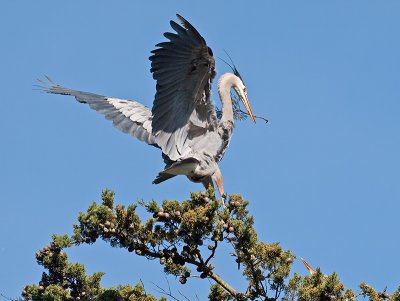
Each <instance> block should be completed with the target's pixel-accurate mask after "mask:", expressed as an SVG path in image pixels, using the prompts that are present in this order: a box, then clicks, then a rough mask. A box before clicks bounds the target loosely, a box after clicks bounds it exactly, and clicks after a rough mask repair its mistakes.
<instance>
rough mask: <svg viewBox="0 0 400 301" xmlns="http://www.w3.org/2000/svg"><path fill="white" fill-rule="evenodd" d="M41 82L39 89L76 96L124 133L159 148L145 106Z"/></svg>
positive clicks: (149, 114) (49, 82)
mask: <svg viewBox="0 0 400 301" xmlns="http://www.w3.org/2000/svg"><path fill="white" fill-rule="evenodd" d="M40 82H41V83H42V85H41V86H39V87H40V88H41V90H43V91H44V92H46V93H53V94H62V95H71V96H74V97H75V98H76V100H77V101H78V102H80V103H87V104H88V105H89V106H90V107H91V108H92V109H94V110H96V111H97V112H99V113H101V114H103V115H104V116H105V117H106V119H109V120H112V122H113V125H114V126H115V127H116V128H118V129H120V130H121V131H123V132H124V133H127V134H130V135H131V136H133V137H136V138H138V139H139V140H141V141H143V142H146V143H147V144H151V145H154V146H157V147H158V145H157V143H156V141H155V137H154V136H153V134H152V128H151V120H152V115H151V111H150V110H149V109H148V108H147V107H145V106H144V105H142V104H140V103H138V102H136V101H132V100H123V99H118V98H113V97H107V96H101V95H96V94H93V93H88V92H82V91H77V90H71V89H67V88H64V87H62V86H59V85H56V84H54V83H53V82H51V81H50V80H49V81H48V82H45V81H40Z"/></svg>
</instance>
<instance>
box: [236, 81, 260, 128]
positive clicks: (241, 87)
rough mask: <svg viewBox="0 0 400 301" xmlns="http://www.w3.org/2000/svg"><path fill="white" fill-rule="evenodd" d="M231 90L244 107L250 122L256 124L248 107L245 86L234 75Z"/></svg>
mask: <svg viewBox="0 0 400 301" xmlns="http://www.w3.org/2000/svg"><path fill="white" fill-rule="evenodd" d="M232 88H233V89H234V90H235V92H236V94H237V95H238V96H239V98H240V100H241V101H242V102H243V105H244V106H245V108H246V110H247V112H248V113H249V115H250V117H251V120H253V122H254V123H256V119H255V117H254V115H253V112H252V110H251V107H250V103H249V99H248V97H247V89H246V86H245V85H244V83H243V81H242V79H241V78H240V77H239V76H237V75H235V79H234V81H233V85H232Z"/></svg>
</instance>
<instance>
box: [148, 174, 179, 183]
mask: <svg viewBox="0 0 400 301" xmlns="http://www.w3.org/2000/svg"><path fill="white" fill-rule="evenodd" d="M175 176H176V175H171V174H168V173H165V172H160V173H159V174H158V176H157V177H156V178H155V179H154V181H153V184H160V183H161V182H164V181H166V180H169V179H171V178H173V177H175Z"/></svg>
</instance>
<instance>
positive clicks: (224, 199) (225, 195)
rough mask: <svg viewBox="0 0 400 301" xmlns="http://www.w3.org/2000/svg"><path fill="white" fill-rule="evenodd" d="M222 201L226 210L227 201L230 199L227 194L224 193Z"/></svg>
mask: <svg viewBox="0 0 400 301" xmlns="http://www.w3.org/2000/svg"><path fill="white" fill-rule="evenodd" d="M221 197H222V199H221V201H222V207H223V208H224V210H225V209H226V199H227V198H228V196H227V194H226V193H224V194H223V195H221Z"/></svg>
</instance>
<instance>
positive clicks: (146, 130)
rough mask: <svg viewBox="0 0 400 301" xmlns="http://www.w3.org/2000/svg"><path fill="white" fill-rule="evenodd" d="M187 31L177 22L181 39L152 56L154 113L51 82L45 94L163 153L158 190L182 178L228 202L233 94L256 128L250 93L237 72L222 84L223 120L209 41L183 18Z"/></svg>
mask: <svg viewBox="0 0 400 301" xmlns="http://www.w3.org/2000/svg"><path fill="white" fill-rule="evenodd" d="M177 17H178V20H179V21H180V23H181V25H179V24H177V23H176V22H174V21H171V22H170V24H171V27H172V28H173V29H174V30H175V31H176V33H170V32H166V33H164V36H165V37H166V38H167V39H169V41H167V42H163V43H159V44H157V45H156V47H157V49H155V50H153V51H152V53H153V55H152V56H150V61H151V70H150V71H151V72H152V73H153V78H154V79H155V80H156V81H157V85H156V89H157V92H156V95H155V99H154V103H153V108H152V109H151V110H150V109H148V108H147V107H145V106H144V105H142V104H140V103H138V102H136V101H132V100H122V99H118V98H114V97H107V96H101V95H96V94H92V93H87V92H81V91H76V90H71V89H67V88H64V87H61V86H59V85H56V84H54V83H53V82H51V81H49V82H47V84H46V85H45V86H44V87H43V86H42V89H43V90H44V91H45V92H48V93H54V94H63V95H72V96H75V98H76V100H77V101H78V102H80V103H87V104H88V105H89V106H90V107H91V108H92V109H94V110H96V111H97V112H99V113H102V114H104V115H105V117H106V118H107V119H110V120H112V121H113V124H114V126H115V127H117V128H118V129H120V130H122V131H123V132H125V133H128V134H130V135H132V136H134V137H136V138H138V139H139V140H141V141H144V142H146V143H147V144H150V145H153V146H156V147H158V148H160V149H161V150H162V154H163V158H164V161H165V164H166V166H165V169H164V170H163V171H161V172H160V173H159V174H158V176H157V177H156V179H155V180H154V181H153V183H154V184H158V183H161V182H163V181H165V180H168V179H170V178H172V177H175V176H176V175H185V176H187V177H188V178H189V179H190V180H191V181H193V182H197V183H203V185H204V186H205V187H206V188H208V187H209V185H213V181H212V179H213V180H214V181H215V183H216V185H217V188H218V191H219V193H220V195H221V197H222V200H223V204H224V200H225V197H226V196H225V191H224V185H223V180H222V174H221V171H220V169H219V166H218V162H219V161H220V160H221V159H222V157H223V155H224V153H225V150H226V148H227V147H228V145H229V141H230V139H231V135H232V130H233V123H234V118H233V117H234V114H233V108H232V100H231V94H230V91H231V88H233V89H234V90H235V91H236V93H237V95H238V96H239V98H240V99H241V101H242V102H243V104H244V106H245V107H246V109H247V111H248V114H249V115H250V117H251V118H252V120H253V121H254V122H255V117H254V115H253V113H252V111H251V108H250V105H249V101H248V99H247V91H246V87H245V85H244V83H243V81H242V80H241V78H240V75H239V73H238V72H237V70H236V68H234V73H233V74H232V73H226V74H223V75H222V76H221V78H220V79H219V81H218V94H219V96H220V99H221V102H222V116H221V118H220V119H218V118H217V115H216V111H215V108H214V106H213V104H212V103H211V101H210V94H211V81H212V80H213V78H214V77H215V74H216V72H215V61H214V57H213V53H212V51H211V48H210V47H208V46H207V44H206V42H205V40H204V38H203V37H202V36H201V35H200V34H199V32H198V31H197V30H196V29H195V28H194V27H193V26H192V25H191V24H190V23H189V22H188V21H186V20H185V19H184V18H183V17H181V16H180V15H177Z"/></svg>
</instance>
